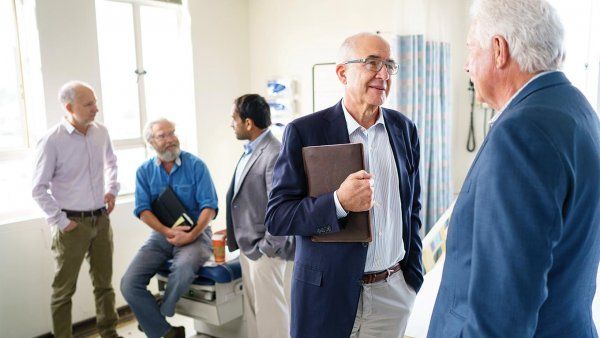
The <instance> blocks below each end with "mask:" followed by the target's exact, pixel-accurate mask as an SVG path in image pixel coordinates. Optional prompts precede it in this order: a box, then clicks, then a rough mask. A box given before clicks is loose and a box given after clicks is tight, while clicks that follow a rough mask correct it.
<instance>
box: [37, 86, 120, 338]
mask: <svg viewBox="0 0 600 338" xmlns="http://www.w3.org/2000/svg"><path fill="white" fill-rule="evenodd" d="M59 100H60V102H61V104H62V105H63V106H64V109H65V111H66V115H65V117H64V119H62V121H61V122H60V123H58V124H57V125H55V126H54V127H52V128H51V129H50V130H49V131H48V132H47V133H46V135H44V137H42V139H41V140H40V141H39V142H38V145H37V151H36V153H37V154H36V158H35V167H34V173H33V191H32V195H33V199H34V200H35V201H36V202H37V203H38V204H39V206H40V207H41V208H42V210H43V211H44V213H45V214H46V219H47V221H48V224H49V225H51V226H52V252H53V254H54V258H55V260H56V272H55V274H54V281H53V282H52V299H51V308H52V324H53V328H54V336H55V337H57V338H63V337H66V338H70V337H72V336H73V333H72V330H71V297H72V296H73V294H74V293H75V287H76V283H77V277H78V274H79V270H80V267H81V263H82V262H83V258H84V257H85V258H87V260H88V263H89V264H90V276H91V279H92V284H93V286H94V297H95V300H96V314H97V317H96V325H97V327H98V331H99V333H100V336H101V337H103V338H105V337H107V338H113V337H117V336H118V335H117V332H116V330H115V327H116V325H117V319H118V317H117V312H116V310H115V292H114V290H113V287H112V285H111V278H112V255H113V242H112V230H111V228H110V220H109V218H108V214H110V212H111V211H112V210H113V208H114V206H115V196H117V193H118V192H119V183H118V182H117V158H116V156H115V154H114V152H113V148H112V144H111V141H110V138H109V136H108V131H107V130H106V127H104V126H103V125H101V124H99V123H97V122H94V118H95V117H96V114H97V113H98V108H97V106H96V96H95V94H94V91H93V89H92V88H91V87H90V86H89V85H88V84H85V83H83V82H79V81H71V82H68V83H66V84H65V85H64V86H63V87H62V88H61V89H60V92H59Z"/></svg>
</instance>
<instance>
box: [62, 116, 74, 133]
mask: <svg viewBox="0 0 600 338" xmlns="http://www.w3.org/2000/svg"><path fill="white" fill-rule="evenodd" d="M61 123H62V125H63V126H64V127H65V129H67V133H69V134H73V132H74V131H75V130H77V129H75V126H73V125H72V124H71V122H69V120H68V119H67V118H66V117H63V118H62V121H61Z"/></svg>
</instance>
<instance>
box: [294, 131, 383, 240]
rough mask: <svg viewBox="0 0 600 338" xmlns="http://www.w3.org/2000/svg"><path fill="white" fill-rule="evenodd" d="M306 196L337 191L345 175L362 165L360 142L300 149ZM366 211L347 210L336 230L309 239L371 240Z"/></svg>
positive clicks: (369, 218) (316, 195) (355, 170)
mask: <svg viewBox="0 0 600 338" xmlns="http://www.w3.org/2000/svg"><path fill="white" fill-rule="evenodd" d="M302 158H303V159H304V172H305V173H306V180H307V182H308V194H309V196H310V197H318V196H320V195H323V194H326V193H330V192H333V191H335V190H337V189H338V188H339V187H340V185H341V184H342V182H344V180H345V179H346V177H348V175H350V174H352V173H354V172H357V171H359V170H363V169H364V168H365V164H364V156H363V145H362V144H361V143H347V144H333V145H324V146H312V147H304V148H302ZM369 213H370V212H369V211H363V212H350V213H348V216H347V217H346V219H345V222H344V223H345V225H344V227H343V228H342V230H341V231H339V232H334V233H328V234H322V235H316V236H312V238H311V239H312V241H313V242H371V240H372V231H371V217H370V214H369Z"/></svg>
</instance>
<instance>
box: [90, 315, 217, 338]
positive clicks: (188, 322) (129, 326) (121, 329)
mask: <svg viewBox="0 0 600 338" xmlns="http://www.w3.org/2000/svg"><path fill="white" fill-rule="evenodd" d="M168 321H169V323H171V325H173V326H184V327H185V333H186V336H187V337H188V338H191V337H194V338H210V336H207V335H203V334H200V335H197V334H196V331H195V330H194V320H193V319H192V318H189V317H184V316H180V315H175V316H173V317H172V318H169V319H168ZM137 326H138V322H137V320H135V318H133V319H132V320H129V321H127V322H123V323H120V324H119V326H117V332H118V333H119V334H120V335H121V336H123V337H124V338H145V337H146V335H145V334H144V333H143V332H141V331H139V330H138V328H137ZM86 338H100V336H99V335H98V334H94V335H91V336H87V337H86Z"/></svg>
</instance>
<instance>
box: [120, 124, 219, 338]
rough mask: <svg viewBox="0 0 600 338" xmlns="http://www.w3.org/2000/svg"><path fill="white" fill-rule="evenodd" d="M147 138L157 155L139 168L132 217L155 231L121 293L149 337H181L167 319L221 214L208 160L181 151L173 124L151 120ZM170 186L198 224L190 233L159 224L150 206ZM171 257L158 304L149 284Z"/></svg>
mask: <svg viewBox="0 0 600 338" xmlns="http://www.w3.org/2000/svg"><path fill="white" fill-rule="evenodd" d="M144 136H145V137H146V141H147V142H148V143H149V144H150V145H151V146H152V148H153V149H154V150H155V152H156V157H154V158H151V159H149V160H148V161H146V162H144V163H143V164H142V165H141V166H140V167H139V168H138V170H137V174H136V187H135V209H134V211H133V213H134V214H135V216H136V217H139V218H140V219H141V220H142V221H143V222H144V223H146V224H147V225H148V226H149V227H150V228H152V230H153V231H152V234H151V235H150V238H149V239H148V240H147V241H146V243H144V245H143V246H142V248H141V249H140V250H139V251H138V253H137V255H136V256H135V257H134V258H133V261H132V262H131V264H130V265H129V268H127V271H126V272H125V275H124V276H123V279H121V293H122V294H123V297H125V299H126V300H127V303H129V306H130V307H131V309H132V310H133V313H134V314H135V316H136V317H137V320H138V322H139V324H140V327H141V329H142V330H143V331H144V333H145V334H146V335H147V336H148V337H150V338H158V337H167V338H183V337H185V329H184V327H183V326H178V327H172V326H171V325H170V324H169V323H168V322H167V321H166V319H165V317H171V316H173V315H174V314H175V304H176V303H177V301H178V300H179V298H180V297H181V295H183V293H184V292H186V291H187V289H188V288H189V286H190V285H191V284H192V282H193V281H194V279H195V278H196V274H197V272H198V270H199V269H200V267H201V266H202V265H203V264H204V263H205V262H206V261H207V260H208V258H209V257H210V255H211V253H212V239H211V237H212V232H211V229H210V226H209V224H208V223H209V221H210V220H212V219H213V218H215V217H216V215H217V206H218V204H217V193H216V191H215V187H214V185H213V182H212V179H211V177H210V173H209V172H208V168H207V167H206V165H205V164H204V162H202V160H200V159H199V158H198V157H196V156H194V155H192V154H190V153H188V152H185V151H182V150H180V148H179V139H178V138H177V135H175V125H174V124H173V122H171V121H169V120H166V119H158V120H155V121H152V122H150V123H148V125H147V126H146V128H145V130H144ZM167 187H170V188H171V189H172V190H173V192H174V193H175V195H176V196H177V197H178V199H179V200H180V202H181V203H182V204H183V206H184V208H185V209H186V211H187V213H188V215H189V216H190V217H191V218H192V220H193V221H194V222H196V224H195V227H193V228H192V229H191V230H190V227H189V226H178V227H175V228H171V224H163V223H161V221H160V220H159V219H158V218H157V217H156V216H155V215H154V213H153V211H152V202H153V201H154V200H156V198H157V197H158V195H159V194H160V193H161V192H163V191H164V190H165V188H167ZM170 259H172V263H171V265H170V267H169V268H170V273H169V280H168V283H167V288H166V290H165V294H164V298H163V299H162V303H161V304H158V303H157V301H156V299H155V298H154V296H153V295H152V294H151V293H150V291H148V289H147V285H148V283H149V282H150V279H151V278H152V277H153V276H154V275H155V274H156V272H157V271H159V270H160V268H161V267H162V266H163V265H164V263H165V262H167V261H168V260H170Z"/></svg>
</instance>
